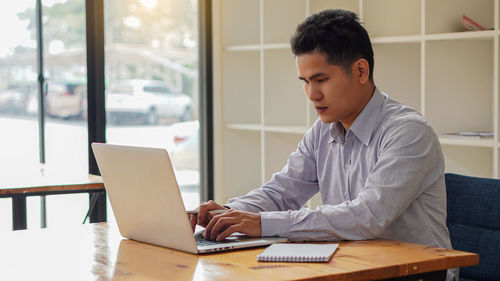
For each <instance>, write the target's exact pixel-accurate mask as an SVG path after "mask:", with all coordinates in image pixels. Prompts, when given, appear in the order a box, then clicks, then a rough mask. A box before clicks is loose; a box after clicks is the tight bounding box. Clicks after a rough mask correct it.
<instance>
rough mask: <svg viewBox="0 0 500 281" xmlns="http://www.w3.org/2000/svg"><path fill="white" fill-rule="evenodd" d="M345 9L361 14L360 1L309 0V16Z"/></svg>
mask: <svg viewBox="0 0 500 281" xmlns="http://www.w3.org/2000/svg"><path fill="white" fill-rule="evenodd" d="M332 8H335V9H344V10H349V11H353V12H355V13H358V12H359V1H355V0H309V14H314V13H317V12H320V11H322V10H325V9H332Z"/></svg>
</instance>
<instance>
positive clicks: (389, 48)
mask: <svg viewBox="0 0 500 281" xmlns="http://www.w3.org/2000/svg"><path fill="white" fill-rule="evenodd" d="M499 3H500V0H475V1H471V0H439V1H433V0H405V1H401V0H219V1H214V7H215V8H214V11H215V14H217V13H220V14H221V16H220V20H215V21H214V24H215V26H214V30H215V31H218V32H215V33H214V42H218V43H219V44H215V46H216V48H215V54H214V77H219V78H218V79H217V80H216V82H220V83H219V84H217V83H214V95H215V96H216V97H217V98H218V99H216V101H218V104H217V106H218V107H217V108H216V110H219V111H221V113H220V115H221V116H222V118H220V119H218V120H219V121H218V122H221V123H219V124H217V125H218V126H216V128H221V129H220V130H219V131H215V132H214V134H215V146H216V148H217V149H218V150H219V151H221V152H223V153H219V154H221V156H218V157H220V158H222V160H220V161H219V162H218V163H221V164H220V166H221V167H219V169H218V172H217V173H216V175H215V181H216V185H218V186H221V188H220V189H221V190H224V191H225V193H226V194H224V195H223V196H226V195H228V196H227V197H230V196H233V195H234V196H236V195H242V194H244V193H246V192H247V191H248V190H250V189H252V188H255V187H258V186H259V184H261V183H262V182H263V181H265V180H269V178H270V177H271V176H272V174H273V173H275V172H277V171H279V170H280V169H281V168H282V167H283V166H284V164H285V163H286V160H287V157H288V155H289V153H290V152H292V151H293V150H295V149H296V148H297V145H298V142H299V141H300V140H301V138H302V137H303V135H304V134H305V133H306V132H307V130H308V129H309V128H310V126H311V125H313V123H314V122H315V121H316V120H317V119H318V116H317V115H316V111H315V109H314V107H313V106H312V105H311V103H310V101H308V100H307V98H306V97H305V95H304V93H303V86H302V82H301V81H299V80H298V79H297V69H296V65H295V62H294V58H293V54H292V52H291V50H290V43H289V38H290V36H291V34H292V33H293V32H294V31H295V28H296V26H297V24H299V23H300V22H301V21H302V19H303V18H305V17H306V16H307V15H311V14H313V13H316V12H319V11H321V10H325V9H332V8H334V9H347V10H351V11H353V12H355V13H358V14H360V16H361V21H362V22H363V23H364V26H365V28H366V29H367V30H368V32H369V35H370V38H371V41H372V44H373V49H374V55H375V68H374V79H375V82H376V85H377V86H378V87H379V88H380V89H381V90H382V91H383V92H386V93H387V94H388V95H389V96H390V97H391V98H393V99H395V100H397V101H399V102H401V103H403V104H405V105H408V106H411V107H413V108H415V109H416V110H417V111H419V112H421V113H422V114H423V115H424V116H425V118H426V119H427V120H429V122H430V124H431V126H432V127H433V129H434V131H436V133H437V134H438V135H441V136H440V137H439V140H440V143H441V147H442V150H443V153H444V156H445V161H446V172H456V173H460V174H465V175H471V176H484V177H499V176H500V138H499V137H498V134H499V132H500V89H499V88H500V86H499V85H500V82H499V81H500V70H499V68H500V66H499V65H500V43H499V42H500V28H499V22H497V23H496V25H495V21H499V19H500V16H499V15H500V5H499ZM462 14H465V15H467V16H468V17H470V18H471V19H473V20H475V21H477V22H478V23H480V24H481V25H483V26H486V27H495V26H496V29H495V30H484V31H466V30H465V28H464V26H463V24H462ZM460 131H494V132H495V134H496V138H494V139H470V138H469V139H467V138H464V139H461V138H454V137H446V136H443V135H442V134H444V133H449V132H460ZM247 158H248V159H247ZM239 167H242V168H239ZM242 171H243V172H242ZM245 172H250V175H247V174H244V173H245ZM221 196H222V195H221ZM224 199H226V197H224V198H221V200H224ZM310 202H312V203H311V204H310V205H309V206H310V207H314V206H317V205H319V204H321V198H320V196H317V197H315V199H313V200H312V201H310Z"/></svg>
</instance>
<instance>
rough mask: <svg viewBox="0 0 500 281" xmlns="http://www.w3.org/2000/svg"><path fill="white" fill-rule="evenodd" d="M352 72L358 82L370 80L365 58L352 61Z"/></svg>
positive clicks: (363, 82) (364, 82)
mask: <svg viewBox="0 0 500 281" xmlns="http://www.w3.org/2000/svg"><path fill="white" fill-rule="evenodd" d="M353 74H354V75H355V76H356V78H357V79H358V81H359V83H360V84H366V83H368V82H369V81H370V66H369V64H368V61H367V60H366V59H359V60H357V61H355V62H354V63H353Z"/></svg>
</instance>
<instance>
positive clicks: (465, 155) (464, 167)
mask: <svg viewBox="0 0 500 281" xmlns="http://www.w3.org/2000/svg"><path fill="white" fill-rule="evenodd" d="M441 147H442V150H443V154H444V159H445V167H446V172H447V173H457V174H462V175H469V176H475V177H487V178H492V177H493V148H489V147H470V146H455V145H443V146H441Z"/></svg>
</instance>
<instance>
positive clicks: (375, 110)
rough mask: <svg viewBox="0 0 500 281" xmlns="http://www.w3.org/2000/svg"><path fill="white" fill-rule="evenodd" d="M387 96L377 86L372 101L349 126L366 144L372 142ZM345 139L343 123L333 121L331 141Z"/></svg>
mask: <svg viewBox="0 0 500 281" xmlns="http://www.w3.org/2000/svg"><path fill="white" fill-rule="evenodd" d="M385 98H386V97H385V95H384V94H382V93H381V92H380V90H379V89H378V88H375V91H374V93H373V96H372V97H371V99H370V101H369V102H368V103H367V104H366V106H365V108H364V109H363V111H361V113H360V114H359V115H358V117H356V120H354V123H353V124H352V125H351V127H350V128H349V131H351V132H352V133H353V134H354V135H355V136H356V137H357V138H358V139H359V140H360V141H361V142H362V143H363V144H364V145H368V143H369V142H370V138H371V136H372V133H373V130H374V128H375V125H376V124H377V122H378V116H379V113H380V111H381V110H382V104H383V103H384V100H385ZM344 139H345V134H344V128H343V127H342V124H341V123H340V122H333V123H332V124H331V126H330V137H329V142H333V141H336V142H339V143H344Z"/></svg>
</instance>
